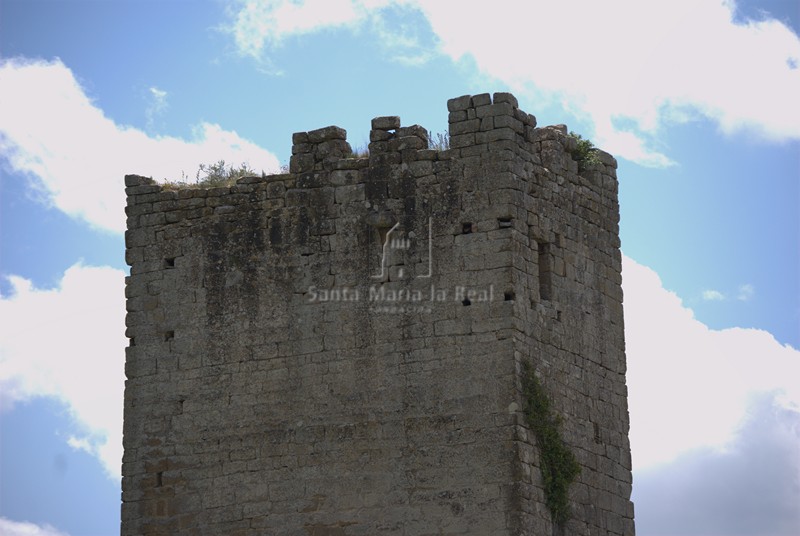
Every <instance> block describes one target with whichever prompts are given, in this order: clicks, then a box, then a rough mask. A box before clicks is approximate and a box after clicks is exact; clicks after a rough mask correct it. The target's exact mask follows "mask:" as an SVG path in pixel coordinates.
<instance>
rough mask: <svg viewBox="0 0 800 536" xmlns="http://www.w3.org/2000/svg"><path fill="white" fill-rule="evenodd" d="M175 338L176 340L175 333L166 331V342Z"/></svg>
mask: <svg viewBox="0 0 800 536" xmlns="http://www.w3.org/2000/svg"><path fill="white" fill-rule="evenodd" d="M174 338H175V332H174V331H171V330H170V331H165V332H164V342H167V341H171V340H172V339H174Z"/></svg>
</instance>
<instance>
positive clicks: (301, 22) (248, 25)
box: [231, 0, 366, 59]
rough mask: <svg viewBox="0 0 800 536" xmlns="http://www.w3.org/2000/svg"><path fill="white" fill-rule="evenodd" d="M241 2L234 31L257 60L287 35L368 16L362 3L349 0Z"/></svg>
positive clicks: (240, 44)
mask: <svg viewBox="0 0 800 536" xmlns="http://www.w3.org/2000/svg"><path fill="white" fill-rule="evenodd" d="M239 5H240V6H241V8H240V10H239V11H238V12H237V13H236V14H235V15H234V17H235V19H236V22H235V23H234V25H233V26H232V28H231V32H232V33H233V37H234V40H235V41H236V46H237V48H238V49H239V51H240V52H241V53H242V54H245V55H248V56H252V57H253V58H256V59H260V58H261V56H262V53H263V51H264V48H265V47H274V46H277V45H279V44H280V43H281V42H282V41H283V40H284V39H285V38H286V37H288V36H292V35H302V34H305V33H310V32H314V31H316V30H319V29H320V28H324V27H337V26H343V25H348V24H353V23H355V22H357V21H359V20H361V19H363V18H364V17H365V16H366V11H365V9H364V6H363V5H362V4H361V2H352V1H350V0H306V1H304V2H292V1H290V0H246V1H243V2H240V3H239Z"/></svg>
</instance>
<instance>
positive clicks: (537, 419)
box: [522, 363, 581, 526]
mask: <svg viewBox="0 0 800 536" xmlns="http://www.w3.org/2000/svg"><path fill="white" fill-rule="evenodd" d="M522 389H523V396H524V397H525V404H526V407H525V420H526V421H527V423H528V426H530V428H531V430H532V431H533V435H534V437H536V443H537V444H538V446H539V458H540V460H539V466H540V470H541V472H542V482H543V484H544V495H545V503H546V504H547V508H548V509H549V510H550V514H551V515H552V517H553V522H554V523H556V524H557V525H560V526H563V525H564V524H565V523H566V522H567V520H568V519H569V517H570V508H569V486H570V484H571V483H572V482H573V481H574V480H575V478H576V477H577V476H578V474H579V473H580V472H581V466H580V465H579V464H578V461H577V460H576V459H575V455H574V454H573V453H572V451H571V450H570V449H569V447H567V445H565V444H564V440H563V439H562V438H561V416H560V415H558V414H557V413H554V412H553V410H552V409H551V407H550V398H549V397H548V396H547V393H545V391H544V388H543V387H542V384H541V382H540V381H539V378H538V377H536V374H535V373H534V371H533V367H532V366H531V365H530V364H528V363H524V364H523V375H522Z"/></svg>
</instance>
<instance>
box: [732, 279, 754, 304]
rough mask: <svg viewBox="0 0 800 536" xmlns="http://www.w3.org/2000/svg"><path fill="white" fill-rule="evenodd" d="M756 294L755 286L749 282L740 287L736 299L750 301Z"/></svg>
mask: <svg viewBox="0 0 800 536" xmlns="http://www.w3.org/2000/svg"><path fill="white" fill-rule="evenodd" d="M755 294H756V289H755V287H754V286H753V285H751V284H749V283H748V284H745V285H741V286H740V287H739V294H737V295H736V299H737V300H740V301H750V300H751V299H752V298H753V296H755Z"/></svg>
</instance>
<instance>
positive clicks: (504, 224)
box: [497, 216, 514, 229]
mask: <svg viewBox="0 0 800 536" xmlns="http://www.w3.org/2000/svg"><path fill="white" fill-rule="evenodd" d="M513 223H514V220H513V218H511V216H503V217H501V218H497V225H498V226H500V228H501V229H508V228H509V227H511V225H512V224H513Z"/></svg>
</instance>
